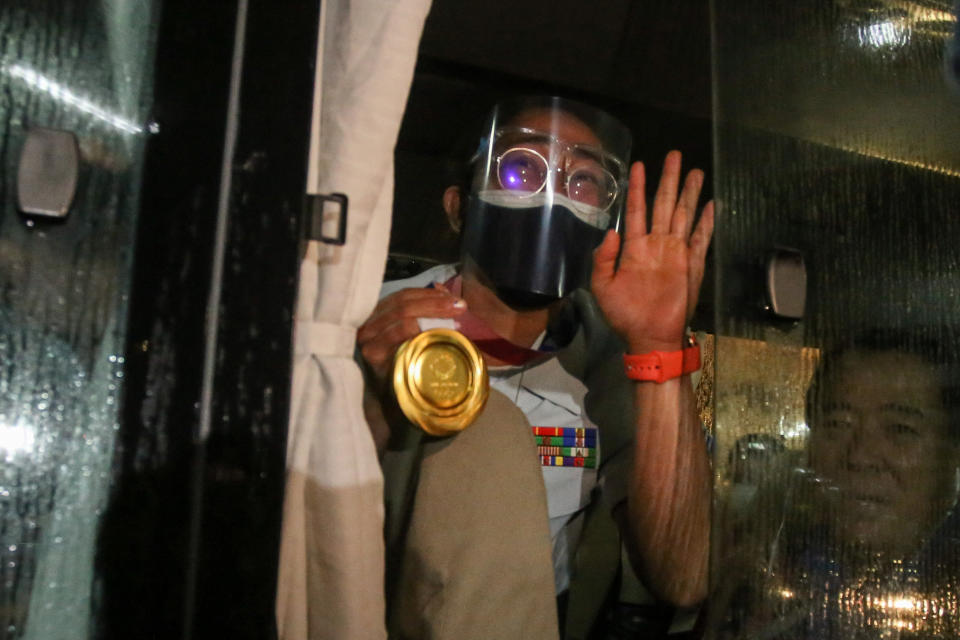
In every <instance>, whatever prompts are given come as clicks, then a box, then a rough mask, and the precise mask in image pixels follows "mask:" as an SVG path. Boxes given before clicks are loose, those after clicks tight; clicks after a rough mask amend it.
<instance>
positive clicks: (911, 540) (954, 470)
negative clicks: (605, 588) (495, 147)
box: [707, 0, 960, 639]
mask: <svg viewBox="0 0 960 640" xmlns="http://www.w3.org/2000/svg"><path fill="white" fill-rule="evenodd" d="M713 7H714V12H713V18H712V19H713V21H714V33H715V41H714V83H715V93H714V95H715V105H714V108H715V114H714V115H715V119H716V156H715V157H716V164H715V171H716V176H717V178H716V180H717V182H716V195H717V200H718V206H719V209H718V217H717V236H716V244H715V249H716V257H717V263H716V264H717V268H718V275H717V286H718V291H717V300H716V302H717V304H716V309H717V324H716V326H717V334H718V336H717V341H716V344H717V351H716V370H715V371H716V378H715V381H714V391H715V411H716V414H715V419H716V435H717V452H716V459H715V462H716V465H715V473H716V485H715V487H716V488H715V491H716V496H715V498H716V500H715V505H716V510H715V519H714V532H713V565H712V583H713V586H712V595H711V599H710V606H709V616H708V620H709V623H708V632H707V635H708V637H712V638H791V639H793V638H811V639H813V638H817V639H826V638H837V639H848V638H955V637H957V635H958V633H960V606H958V599H960V596H958V577H960V528H958V525H960V520H958V514H957V508H956V503H957V495H958V489H960V485H958V478H960V475H958V464H960V455H958V451H960V447H958V436H957V430H958V426H960V425H958V422H957V416H956V404H955V402H956V398H955V395H956V383H955V381H956V380H957V379H958V378H957V362H958V356H960V353H958V340H957V338H958V333H957V330H958V329H960V305H958V301H960V296H958V293H960V278H958V276H960V247H958V244H957V242H956V241H955V240H954V239H955V238H957V237H960V236H958V232H960V219H958V216H957V215H956V213H957V202H960V181H958V177H960V96H958V95H957V94H956V83H955V78H952V77H951V75H950V74H951V73H955V71H953V72H951V71H949V69H950V66H949V65H948V64H945V56H946V55H947V53H948V51H950V46H951V45H950V38H951V35H952V33H953V31H954V29H955V27H956V16H955V13H954V12H953V7H952V6H951V4H950V3H948V2H946V1H936V0H934V1H926V0H925V1H919V0H917V1H912V0H907V1H904V2H893V1H886V0H880V1H876V2H858V1H854V0H829V1H826V0H824V1H815V2H806V3H775V4H771V3H769V2H764V1H761V0H746V1H744V0H715V1H714V3H713ZM801 263H802V265H803V266H804V267H805V270H806V281H805V282H806V291H805V305H804V312H803V314H802V317H801V318H792V317H790V316H792V315H794V314H792V313H790V308H791V307H792V306H793V305H794V304H797V305H799V304H802V302H803V299H802V293H803V288H802V287H800V286H798V285H800V284H801V283H802V281H803V280H802V277H801V276H802V273H801V270H800V265H801ZM778 312H779V314H778Z"/></svg>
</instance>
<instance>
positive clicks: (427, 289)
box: [358, 98, 713, 638]
mask: <svg viewBox="0 0 960 640" xmlns="http://www.w3.org/2000/svg"><path fill="white" fill-rule="evenodd" d="M629 139H630V138H629V132H628V131H627V130H626V128H625V127H623V125H621V124H620V123H618V122H616V121H615V120H614V119H613V118H611V117H610V116H608V115H606V114H603V113H601V112H599V111H597V110H595V109H592V108H590V107H586V106H584V105H580V104H577V103H573V102H570V101H564V100H561V99H557V98H550V99H539V100H528V101H517V102H516V103H514V104H505V105H499V106H498V107H497V108H496V109H495V110H494V114H493V116H492V117H491V119H490V123H489V127H488V129H487V130H486V133H485V135H484V137H483V139H482V140H481V143H480V145H479V149H478V151H477V153H476V154H475V156H474V157H473V158H472V165H473V169H474V178H473V182H472V185H471V187H470V189H469V191H467V192H464V190H462V189H461V188H459V187H456V186H453V187H450V188H449V189H447V190H446V192H445V193H444V195H443V205H444V209H445V211H446V213H447V215H448V217H449V220H450V222H451V224H452V225H453V227H454V228H455V229H456V230H457V231H459V232H460V233H461V241H462V247H461V248H462V261H461V263H460V265H444V266H441V267H438V268H434V269H431V270H429V271H428V272H426V273H425V274H422V275H421V276H419V277H415V278H412V279H408V280H405V281H402V282H400V283H388V284H387V285H385V287H384V290H383V293H384V296H383V297H382V299H381V301H380V303H379V304H378V305H377V307H376V309H375V310H374V311H373V313H372V314H371V316H370V318H369V319H368V320H367V322H366V323H365V324H364V325H363V326H362V327H361V328H360V329H359V332H358V346H359V350H360V353H361V354H362V356H363V359H364V361H365V364H366V365H367V368H368V371H370V372H371V375H372V377H373V380H374V381H373V383H372V385H371V386H372V387H374V388H380V389H382V388H383V387H384V386H385V382H386V381H387V380H388V378H389V376H390V372H391V368H392V365H393V357H394V353H395V352H396V350H397V348H398V347H399V346H400V344H401V343H403V342H404V341H405V340H407V339H409V338H412V337H413V336H415V335H416V334H418V333H419V332H420V331H421V325H422V322H421V321H420V319H423V318H434V319H436V318H444V319H450V320H448V322H451V323H452V324H453V326H456V327H458V328H462V329H464V331H465V333H467V334H468V336H469V335H470V332H469V331H468V329H469V327H471V326H475V325H476V324H477V323H478V322H479V323H481V324H482V325H484V331H486V332H492V333H493V334H496V335H497V336H498V338H497V339H496V340H492V341H491V340H485V341H484V344H486V345H492V346H489V347H488V348H487V350H486V351H485V353H484V358H485V360H486V362H487V364H488V366H489V367H490V371H491V386H492V392H491V397H490V400H489V401H488V403H487V405H486V408H485V409H484V411H483V413H482V414H481V416H480V418H478V420H477V422H476V423H475V424H474V425H472V426H471V427H469V428H468V429H466V430H465V431H463V432H461V433H460V434H458V435H456V436H453V437H451V438H448V439H446V440H444V441H442V442H438V441H434V440H433V439H431V438H422V439H421V440H420V441H419V444H418V446H417V447H415V448H413V453H411V449H410V448H407V449H406V450H405V451H406V455H407V458H404V455H405V454H404V453H403V452H401V453H399V454H397V456H396V459H395V460H390V457H391V452H390V451H389V449H390V446H389V445H388V446H387V449H388V451H387V453H386V454H385V455H384V457H383V460H384V470H385V478H386V493H387V495H388V505H387V529H388V534H387V535H388V565H390V564H391V559H392V560H395V561H396V565H395V569H394V571H390V570H388V604H389V606H390V608H391V612H390V614H389V617H390V621H389V622H388V626H389V627H390V628H391V632H392V633H393V634H394V635H396V636H398V637H407V636H421V637H423V636H427V635H429V636H430V637H484V638H488V637H498V638H499V637H556V636H557V634H558V621H557V617H556V608H555V607H554V600H553V598H554V595H556V596H558V602H561V603H567V602H569V604H568V606H563V607H561V611H560V614H561V618H562V617H563V616H564V613H565V612H566V614H567V615H566V621H564V620H561V621H560V627H561V629H560V632H561V633H563V632H564V631H563V629H562V627H566V635H567V636H568V637H577V636H578V635H579V634H585V633H586V632H587V631H588V630H589V628H590V627H591V626H595V625H596V624H597V611H598V609H599V607H600V605H602V603H603V601H604V600H605V599H606V598H607V596H608V594H609V593H610V589H611V588H612V582H613V579H614V578H615V577H616V575H617V572H618V567H617V566H616V565H617V563H618V562H619V559H620V557H621V554H620V541H619V539H618V538H617V534H616V531H617V526H616V525H614V521H615V522H616V523H617V525H619V530H620V532H621V535H622V539H623V542H624V544H625V547H626V549H627V551H628V553H629V557H630V559H631V564H632V565H633V567H634V568H635V569H636V570H637V573H638V574H639V575H640V576H641V577H642V579H643V581H644V583H645V584H646V585H647V586H648V587H649V589H650V590H651V591H652V592H653V593H654V594H655V595H656V596H657V597H659V598H660V599H662V600H663V601H666V602H670V603H673V604H676V605H681V606H689V605H693V604H695V603H697V602H699V601H700V600H701V599H702V598H703V597H704V595H705V591H706V570H707V546H708V539H709V496H710V473H709V466H708V460H707V452H706V448H705V446H704V439H703V435H702V431H701V427H700V423H699V420H698V419H697V417H696V412H695V403H694V399H693V392H692V389H691V384H690V381H689V375H688V374H689V369H690V367H688V368H687V370H686V371H682V370H681V364H680V363H681V358H682V356H683V353H684V349H685V348H687V356H688V357H689V356H690V349H689V343H688V338H687V337H686V328H687V323H688V322H689V320H690V318H691V315H692V313H693V311H694V308H695V306H696V302H697V296H698V293H699V289H700V283H701V280H702V277H703V270H704V258H705V254H706V251H707V248H708V245H709V242H710V237H711V234H712V228H713V206H712V203H708V204H707V205H706V206H705V207H704V209H703V212H702V214H701V216H700V221H699V223H697V224H696V225H694V219H695V216H696V208H697V202H698V199H699V195H700V190H701V186H702V182H703V173H702V172H701V171H699V170H693V171H690V172H689V173H688V174H687V177H686V180H685V181H684V182H683V185H682V188H681V185H680V182H681V156H680V153H679V152H676V151H673V152H670V153H669V154H668V155H667V157H666V160H665V162H664V167H663V174H662V178H661V181H660V184H659V187H658V189H657V192H656V196H655V198H654V200H653V207H652V215H651V223H650V225H649V227H648V224H647V207H646V201H645V179H644V165H643V164H642V163H639V162H638V163H635V164H634V165H633V166H632V167H631V168H630V170H629V173H628V171H627V166H626V163H625V162H624V159H625V158H626V157H628V150H629ZM678 192H679V193H678ZM624 206H625V210H626V213H625V215H623V216H622V217H621V211H622V210H623V209H624ZM617 228H619V229H620V232H619V233H618V232H617V231H615V229H617ZM591 272H592V275H591ZM588 285H589V286H590V289H591V291H592V294H593V296H594V297H595V302H594V301H593V299H591V297H590V296H589V295H588V294H586V292H585V291H584V290H583V289H585V288H586V287H587V286H588ZM597 307H599V311H598V310H597ZM601 311H602V314H601V313H600V312H601ZM468 318H469V321H468ZM571 318H573V319H574V320H573V322H572V323H571V322H569V320H570V319H571ZM558 319H561V320H559V321H558ZM564 319H565V320H564ZM563 326H566V327H567V328H569V327H570V326H573V330H570V331H563V330H559V329H557V330H555V328H556V327H563ZM610 328H612V330H613V332H612V333H611V331H610ZM571 336H573V337H571ZM655 351H656V352H665V353H668V354H670V355H669V357H670V358H672V359H673V360H674V361H675V362H676V367H677V371H675V372H673V373H672V374H671V376H670V377H669V379H666V380H662V379H661V380H659V381H655V380H653V379H652V378H653V377H655V376H654V375H652V374H650V373H649V372H646V373H644V374H641V375H637V374H632V375H633V378H629V377H628V372H627V371H626V370H625V365H624V359H623V353H624V352H626V353H627V354H637V355H640V354H650V353H652V352H655ZM573 352H576V353H578V354H579V355H578V356H571V355H570V354H571V353H573ZM553 356H556V357H553ZM577 358H579V360H577ZM688 364H689V362H688ZM636 378H643V379H636ZM581 379H582V380H583V382H581V381H580V380H581ZM588 390H589V393H587V392H588ZM379 399H380V401H381V405H382V406H381V407H379V408H382V409H383V411H382V414H383V415H386V416H390V417H389V419H384V420H382V421H381V423H389V426H388V427H386V428H387V429H388V431H389V439H390V440H391V441H396V440H397V439H398V438H397V435H398V432H406V433H409V432H407V431H405V427H404V426H403V425H400V424H399V422H398V421H397V420H396V418H395V417H393V416H395V415H396V411H394V410H393V409H392V408H391V407H390V406H389V405H390V400H389V396H388V395H386V394H381V396H380V398H379ZM584 406H585V407H586V412H584V411H583V409H584ZM517 409H519V411H517ZM511 425H513V426H511ZM381 426H384V425H383V424H382V425H381ZM540 426H546V427H549V428H551V429H559V430H558V431H551V432H549V433H554V434H559V435H557V437H556V439H553V440H552V439H550V437H547V436H543V435H538V434H542V433H546V432H538V431H537V430H535V429H531V427H540ZM564 429H573V431H564ZM577 429H580V431H577ZM594 429H596V430H594ZM374 431H375V432H377V428H376V426H374ZM597 433H599V437H596V435H597ZM568 435H569V436H570V439H569V442H568V441H566V440H565V439H564V438H565V437H566V436H568ZM485 438H487V439H486V440H485ZM536 438H539V440H537V441H536V442H535V439H536ZM386 440H387V438H385V437H379V438H378V442H380V443H381V444H383V443H384V442H386ZM563 445H568V446H567V447H564V446H563ZM551 446H556V449H555V450H554V449H544V448H542V447H551ZM535 447H541V448H536V449H535ZM398 448H402V447H398ZM545 453H547V454H551V455H542V454H545ZM554 453H555V454H556V455H552V454H554ZM457 456H460V457H457ZM577 458H579V459H580V461H579V462H577V461H576V459H577ZM402 459H406V460H408V462H407V463H398V462H397V460H402ZM410 459H412V460H414V462H412V463H411V462H409V460H410ZM567 463H573V464H575V465H576V466H572V467H567V466H563V465H564V464H567ZM555 464H559V465H561V466H554V465H555ZM498 465H499V466H498ZM411 467H412V468H414V469H416V471H415V472H410V471H409V470H410V468H411ZM538 467H539V468H538ZM394 468H403V469H406V471H407V475H406V477H407V478H408V480H405V481H403V480H397V479H396V478H395V474H393V473H392V470H393V469H394ZM531 468H532V469H533V470H534V473H535V476H530V475H529V473H528V471H529V470H530V469H531ZM598 468H599V477H598V474H597V471H598ZM541 472H542V473H541ZM443 474H447V475H446V476H444V475H443ZM437 476H440V477H441V479H439V480H436V479H435V477H437ZM409 478H413V479H409ZM397 483H400V484H403V485H404V487H412V488H409V489H407V488H401V490H400V491H395V490H396V487H395V486H391V485H392V484H397ZM392 492H396V493H399V494H400V495H401V496H405V497H401V498H400V499H398V501H397V502H398V503H401V506H399V507H397V506H394V505H392V504H391V502H390V498H389V496H390V495H391V493H392ZM445 492H449V493H445ZM601 493H602V494H603V500H601V499H599V498H598V496H599V495H600V494H601ZM458 498H459V499H458ZM544 502H546V504H544ZM545 507H546V508H545ZM601 507H602V508H601ZM478 513H482V514H483V517H477V514H478ZM601 514H603V515H601ZM607 522H609V526H607V524H606V523H607ZM431 527H433V528H434V529H436V533H435V535H434V534H432V533H430V529H431ZM391 528H394V529H396V530H397V531H398V532H397V533H394V534H391V533H390V530H391ZM483 531H485V532H486V533H483ZM611 532H612V535H611ZM547 536H549V538H548V537H547ZM601 539H602V540H604V542H603V543H596V544H595V541H596V540H601ZM611 539H612V540H613V543H612V546H611V544H610V543H609V541H610V540H611ZM393 542H396V545H395V547H391V546H389V545H391V543H393ZM541 542H542V543H546V551H545V552H543V551H542V548H543V545H542V544H540V543H541ZM538 544H540V546H537V545H538ZM418 545H419V547H418ZM544 560H545V563H544V562H543V561H544ZM445 561H446V564H444V562H445ZM611 562H612V564H613V568H612V569H610V570H609V571H608V572H607V573H606V574H605V575H597V574H598V573H600V574H602V573H603V572H602V571H598V568H599V567H603V566H610V565H611ZM431 563H432V564H431ZM544 564H545V565H546V567H547V571H546V573H545V572H543V571H542V568H543V566H544ZM551 569H552V570H551ZM391 574H392V575H391ZM418 576H419V577H418ZM544 578H546V579H545V580H544ZM425 585H426V586H425ZM438 594H439V595H438ZM614 597H615V595H614ZM568 599H569V601H568ZM584 603H585V604H584ZM578 625H579V627H580V630H579V631H578V630H576V628H577V626H578Z"/></svg>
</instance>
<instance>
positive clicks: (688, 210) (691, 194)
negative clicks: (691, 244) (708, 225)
mask: <svg viewBox="0 0 960 640" xmlns="http://www.w3.org/2000/svg"><path fill="white" fill-rule="evenodd" d="M702 187H703V171H700V169H693V170H691V171H690V173H688V174H687V179H686V180H685V181H684V183H683V191H681V192H680V199H679V200H678V201H677V211H676V214H675V215H674V217H673V222H672V223H671V227H670V233H672V234H674V235H676V236H679V237H680V238H683V239H684V240H686V239H687V238H689V237H690V227H692V226H693V218H694V214H695V213H696V211H697V201H698V200H699V199H700V190H701V188H702Z"/></svg>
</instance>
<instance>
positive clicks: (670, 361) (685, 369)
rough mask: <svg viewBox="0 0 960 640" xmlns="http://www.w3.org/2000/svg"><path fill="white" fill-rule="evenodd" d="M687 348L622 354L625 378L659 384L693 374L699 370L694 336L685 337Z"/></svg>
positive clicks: (697, 348) (698, 349) (698, 350)
mask: <svg viewBox="0 0 960 640" xmlns="http://www.w3.org/2000/svg"><path fill="white" fill-rule="evenodd" d="M687 344H688V345H689V346H687V347H686V348H685V349H680V350H679V351H650V352H649V353H641V354H639V355H630V354H624V356H623V366H624V368H625V370H626V374H627V377H628V378H630V379H631V380H640V381H642V382H656V383H657V384H661V383H664V382H666V381H667V380H672V379H673V378H679V377H680V376H682V375H686V374H688V373H693V372H694V371H696V370H697V369H699V368H700V345H698V344H697V339H696V338H695V337H694V336H688V337H687Z"/></svg>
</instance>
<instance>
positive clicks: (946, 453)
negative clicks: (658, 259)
mask: <svg viewBox="0 0 960 640" xmlns="http://www.w3.org/2000/svg"><path fill="white" fill-rule="evenodd" d="M942 352H943V350H942V349H940V348H939V347H938V345H936V344H934V343H927V342H924V341H918V340H915V339H913V338H912V337H910V336H908V335H905V334H903V333H900V332H889V331H881V332H872V333H870V334H868V335H865V336H863V337H860V338H858V339H856V340H854V341H852V342H851V343H849V344H847V345H845V346H843V347H842V348H840V349H838V350H835V351H832V352H829V353H827V354H826V355H825V356H824V358H823V360H822V361H821V365H820V367H819V368H818V370H817V372H816V374H815V376H814V381H813V384H812V385H811V388H810V391H809V392H808V413H809V415H810V425H809V426H810V436H809V448H808V450H807V451H806V456H807V457H806V459H803V458H802V457H801V456H799V455H793V456H792V459H791V456H790V454H788V453H786V452H785V451H784V449H783V447H782V445H780V443H779V442H778V441H777V440H775V439H773V438H772V437H770V436H760V435H754V436H750V437H747V438H744V439H743V441H742V442H738V445H742V446H738V447H737V448H736V449H735V451H737V452H739V455H738V456H737V457H736V459H735V461H734V463H733V478H734V482H735V486H736V487H737V488H738V490H739V491H734V492H732V493H731V505H730V506H729V510H728V517H727V520H726V521H725V523H724V524H725V525H727V526H728V527H729V529H728V532H729V534H730V538H729V539H728V540H727V544H726V551H725V553H726V554H727V555H726V556H725V561H726V562H727V563H728V564H727V566H728V567H734V568H735V571H736V573H737V578H736V579H734V580H730V581H729V582H728V583H727V586H726V590H725V593H724V595H723V596H718V599H719V598H720V597H723V598H726V599H727V601H725V602H723V603H722V604H723V608H725V609H726V615H727V619H726V621H725V622H724V623H722V624H720V625H718V626H719V629H718V631H719V632H720V633H719V635H720V637H741V638H756V637H774V638H779V637H783V638H811V639H813V638H853V637H878V638H879V637H901V638H906V637H925V638H927V637H929V638H948V637H956V634H957V632H958V630H960V609H958V596H957V592H956V586H957V579H958V576H960V563H958V560H960V555H958V554H960V528H958V525H960V518H958V514H957V512H956V503H957V495H958V494H957V491H958V486H957V470H958V464H960V432H958V423H957V422H956V420H955V414H956V408H957V407H956V404H955V403H956V399H955V391H954V385H953V382H952V378H951V373H953V372H954V371H955V369H954V368H953V367H952V366H950V363H949V362H946V361H944V359H942V358H941V357H940V354H942ZM745 488H749V489H751V490H752V491H751V492H750V493H748V495H747V496H746V502H747V505H745V504H743V501H744V495H743V493H744V490H745ZM735 500H740V501H741V503H740V504H734V501H735ZM715 604H718V605H719V604H721V603H720V602H716V603H715ZM891 634H893V635H891Z"/></svg>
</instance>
